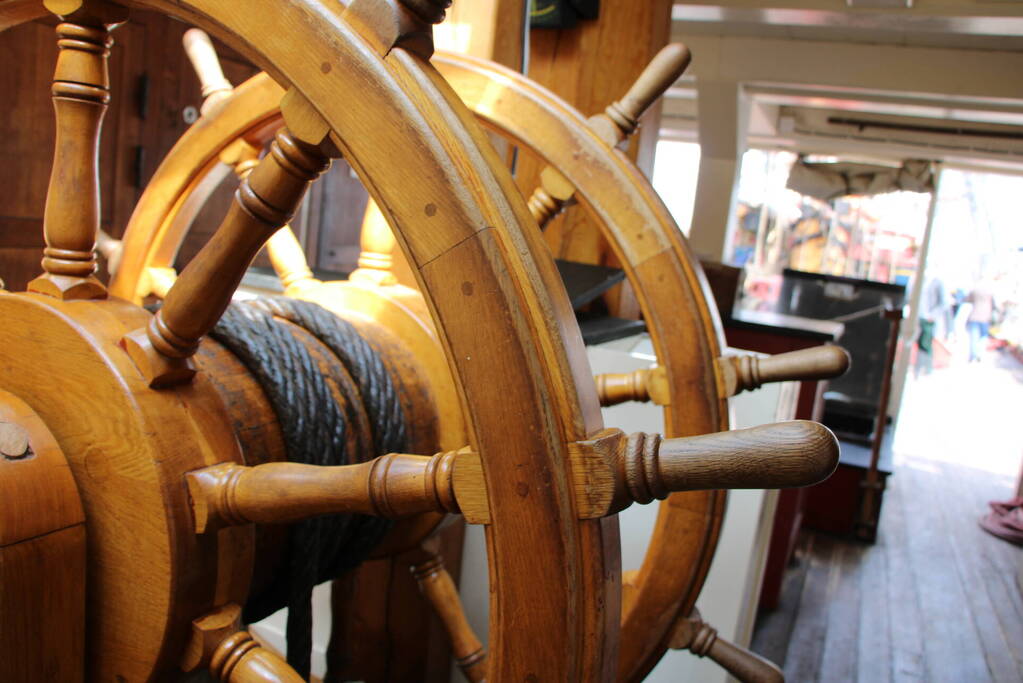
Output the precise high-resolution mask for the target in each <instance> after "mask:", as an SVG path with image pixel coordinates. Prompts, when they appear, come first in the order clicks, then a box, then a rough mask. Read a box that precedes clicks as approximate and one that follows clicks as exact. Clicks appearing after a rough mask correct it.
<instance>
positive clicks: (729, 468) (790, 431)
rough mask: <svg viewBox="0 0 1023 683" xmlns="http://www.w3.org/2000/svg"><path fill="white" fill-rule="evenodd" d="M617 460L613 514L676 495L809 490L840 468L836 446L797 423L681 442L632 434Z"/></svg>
mask: <svg viewBox="0 0 1023 683" xmlns="http://www.w3.org/2000/svg"><path fill="white" fill-rule="evenodd" d="M618 458H619V462H618V471H617V473H616V476H615V480H616V481H615V484H616V493H615V504H614V505H613V508H614V509H615V510H620V509H623V508H624V507H625V506H627V505H629V504H630V503H632V502H638V503H649V502H650V501H652V500H654V499H663V498H666V497H667V496H668V494H670V493H672V492H675V491H698V490H710V489H769V488H794V487H801V486H810V485H811V484H816V483H817V482H820V481H823V480H824V479H826V478H827V477H828V476H830V475H831V473H832V472H834V470H835V468H836V467H837V466H838V440H837V439H835V435H834V434H832V433H831V430H829V429H828V428H827V427H825V426H824V425H821V424H818V423H816V422H809V421H806V420H795V421H792V422H779V423H777V424H771V425H763V426H760V427H753V428H750V429H737V430H734V431H730V432H719V433H717V434H706V435H703V436H690V437H685V438H680V439H662V438H661V437H660V435H657V434H643V433H638V434H631V435H629V437H628V440H627V442H626V444H625V447H624V448H623V449H621V452H620V453H619V455H618Z"/></svg>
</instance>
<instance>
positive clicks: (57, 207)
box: [28, 0, 127, 300]
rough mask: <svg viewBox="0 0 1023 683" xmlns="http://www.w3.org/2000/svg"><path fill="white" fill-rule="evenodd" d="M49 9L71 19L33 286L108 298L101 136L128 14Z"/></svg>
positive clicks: (60, 30)
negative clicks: (101, 244) (102, 260)
mask: <svg viewBox="0 0 1023 683" xmlns="http://www.w3.org/2000/svg"><path fill="white" fill-rule="evenodd" d="M46 6H47V8H48V9H50V11H52V12H54V13H56V14H58V15H60V16H62V17H63V18H64V19H65V21H64V22H63V23H61V24H59V25H58V26H57V46H58V48H59V49H60V52H59V54H58V56H57V67H56V69H55V70H54V74H53V86H52V93H53V107H54V111H55V113H56V118H57V134H56V141H55V144H54V153H53V171H52V173H51V174H50V185H49V189H48V190H47V194H46V209H45V211H44V214H43V234H44V236H45V238H46V247H45V248H44V249H43V261H42V267H43V271H44V272H43V274H42V275H40V276H39V277H37V278H36V279H34V280H32V281H31V282H30V283H29V284H28V290H29V291H30V292H38V293H40V294H47V295H49V296H53V297H57V298H60V299H64V300H68V299H102V298H105V297H106V293H107V292H106V287H104V286H103V284H102V283H101V282H100V281H99V280H97V279H96V277H95V276H94V273H95V271H96V254H95V252H94V249H95V246H96V233H97V231H98V230H99V227H100V191H99V139H100V129H101V127H102V124H103V115H104V114H105V113H106V110H107V104H108V103H109V102H110V76H109V73H108V69H107V59H108V57H109V56H110V48H111V46H112V45H113V40H112V39H111V37H110V30H112V29H113V28H114V27H116V26H117V25H118V24H120V23H121V22H123V21H124V19H125V18H126V16H127V15H126V14H125V10H124V9H123V8H117V7H114V6H112V5H108V4H107V3H104V2H97V1H94V0H81V1H75V0H63V1H61V0H48V2H47V3H46Z"/></svg>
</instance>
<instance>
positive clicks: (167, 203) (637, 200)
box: [112, 33, 847, 679]
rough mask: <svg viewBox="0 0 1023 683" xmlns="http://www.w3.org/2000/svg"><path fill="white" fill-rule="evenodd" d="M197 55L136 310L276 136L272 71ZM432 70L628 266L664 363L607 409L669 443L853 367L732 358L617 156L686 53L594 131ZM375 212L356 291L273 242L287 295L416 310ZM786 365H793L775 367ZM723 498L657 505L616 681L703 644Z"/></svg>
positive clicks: (441, 58)
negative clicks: (616, 409) (650, 403)
mask: <svg viewBox="0 0 1023 683" xmlns="http://www.w3.org/2000/svg"><path fill="white" fill-rule="evenodd" d="M186 44H187V45H188V48H189V51H190V56H191V57H192V59H193V62H194V63H195V64H196V66H197V68H198V71H199V74H200V78H201V80H202V81H203V83H204V88H203V92H204V94H205V95H207V100H206V103H205V104H204V111H205V112H206V116H204V118H203V119H201V120H200V121H199V122H198V123H197V124H196V125H195V126H194V127H193V128H192V129H191V130H189V131H188V133H186V135H185V136H184V137H183V138H182V140H181V142H180V143H179V144H178V145H177V147H176V148H175V149H174V150H173V151H172V152H171V154H170V155H169V156H168V158H167V159H166V160H165V162H164V164H163V166H161V168H160V169H159V170H158V171H157V174H156V175H155V176H154V183H153V187H154V188H155V187H159V188H161V190H162V191H161V192H160V193H159V194H156V193H153V192H150V193H147V195H146V196H144V197H143V198H142V200H141V202H140V205H139V210H138V211H137V212H136V214H135V216H134V217H133V220H132V222H131V223H130V224H129V228H128V230H127V231H126V234H125V241H124V244H123V245H122V247H121V253H120V256H119V258H120V260H121V263H122V266H121V267H120V268H119V269H118V271H117V273H116V275H115V278H114V281H113V284H112V288H113V291H115V292H116V293H119V294H120V295H122V296H125V297H130V298H135V299H139V300H141V299H142V298H144V297H146V296H148V295H150V294H152V293H154V292H155V293H157V294H160V295H162V294H163V293H164V292H165V291H166V288H167V287H168V286H169V284H170V283H172V282H173V281H174V277H175V274H174V272H173V269H172V268H171V265H172V263H173V261H174V258H175V255H176V253H177V249H178V247H179V246H180V244H181V242H182V240H183V239H184V236H185V233H186V231H187V229H188V226H189V225H190V223H191V221H192V218H193V217H194V216H195V214H196V212H197V211H198V209H199V207H200V206H201V205H202V202H203V200H204V199H205V198H206V196H207V195H208V194H209V188H211V187H212V186H213V185H214V184H215V183H216V182H217V181H219V180H220V178H222V176H223V175H224V174H225V173H229V172H230V169H231V167H232V166H233V167H234V169H235V171H236V172H239V173H240V174H244V172H245V169H247V168H249V167H250V166H251V164H253V163H254V160H255V159H256V158H257V156H258V153H259V150H260V149H262V147H263V146H264V145H265V144H266V141H267V140H268V138H269V136H270V135H272V132H273V131H274V130H275V129H276V127H278V126H279V125H281V119H280V116H279V113H278V110H277V107H276V102H277V101H278V100H279V97H280V94H281V93H280V90H279V88H278V87H277V86H276V85H275V84H274V83H273V82H272V81H271V80H270V79H269V78H268V77H266V75H259V76H256V77H255V78H253V79H251V80H249V81H247V82H246V83H243V84H242V85H240V86H239V87H238V88H235V89H233V90H232V89H231V86H230V84H228V83H226V82H225V81H224V80H223V76H222V74H221V73H220V70H219V67H217V65H216V57H215V54H214V53H213V49H212V46H211V45H210V44H209V43H208V41H207V40H204V39H203V37H202V36H201V35H197V34H195V33H191V34H190V35H187V36H186ZM434 62H435V63H436V64H437V65H438V67H439V69H440V71H441V73H442V74H443V75H444V76H445V77H446V78H447V79H448V80H449V81H450V82H451V84H452V86H453V87H454V88H455V91H456V92H457V93H458V94H459V96H460V97H461V98H462V99H463V100H464V101H465V102H466V104H467V105H469V107H470V108H471V109H472V110H473V111H474V112H475V113H476V115H477V116H478V117H479V118H480V119H482V120H483V121H484V122H485V123H486V124H487V125H488V126H490V127H492V128H493V129H495V131H496V132H498V133H499V134H501V135H503V136H505V137H507V138H509V139H511V140H512V141H513V142H514V143H515V144H517V145H519V146H520V148H522V147H524V148H526V149H528V150H529V151H530V152H532V153H534V154H536V153H538V152H539V153H540V154H542V156H543V158H544V160H545V161H547V162H548V163H550V164H551V166H550V167H549V168H548V169H546V170H545V171H544V173H543V174H542V181H543V183H544V185H542V186H541V187H540V188H538V189H537V191H536V192H535V193H534V194H533V196H532V197H531V199H530V202H529V206H530V209H531V210H532V213H533V215H534V217H536V218H537V220H538V221H539V222H540V223H541V225H542V224H543V223H545V222H546V221H547V220H548V219H549V218H550V217H551V216H552V214H554V213H556V212H557V211H558V210H559V209H560V207H561V206H562V205H564V204H565V203H567V202H568V201H569V200H576V201H581V202H582V203H584V204H585V206H586V208H587V209H588V210H589V211H590V213H591V214H592V215H594V216H595V217H596V218H597V219H598V223H599V225H600V226H601V228H602V229H603V232H604V235H605V236H606V238H607V240H608V242H609V243H610V244H611V245H612V247H613V248H614V249H615V251H616V253H617V254H618V258H619V261H620V262H621V263H623V264H624V266H625V269H626V272H627V274H628V277H629V281H630V282H631V283H632V284H633V286H634V288H635V290H636V292H637V295H638V298H639V301H640V305H641V307H642V310H643V313H644V318H645V320H646V321H647V325H648V327H649V328H650V329H651V332H652V338H653V341H654V344H655V347H656V349H657V351H658V358H659V359H660V367H659V368H658V369H656V370H654V371H652V372H647V371H644V372H641V373H637V374H635V375H632V376H622V377H614V376H604V377H600V378H598V380H597V381H598V386H600V387H601V392H602V396H601V398H602V402H604V403H605V404H609V403H613V402H616V401H620V400H628V399H634V400H644V399H645V400H649V399H650V394H651V393H652V394H653V395H654V399H655V400H656V401H657V402H658V403H660V404H662V405H663V406H664V410H665V417H666V434H667V435H670V436H683V435H696V434H704V433H708V432H713V431H718V430H721V429H727V428H728V411H727V406H726V404H725V401H726V399H727V397H728V396H730V395H732V394H733V393H736V392H737V391H741V390H742V389H744V388H752V387H753V386H756V385H757V384H759V382H763V381H771V380H781V379H799V378H811V377H824V376H832V375H834V374H838V373H840V372H842V371H843V370H844V368H845V365H846V364H847V357H846V355H845V353H844V352H843V351H842V350H841V349H838V348H834V347H832V348H828V349H824V350H818V351H815V352H813V353H810V354H807V353H803V354H797V355H796V356H795V357H793V356H788V357H786V358H775V359H771V360H769V361H766V362H765V361H762V360H759V359H755V358H753V357H727V358H722V357H721V356H720V352H721V348H722V347H723V343H722V335H721V333H720V323H719V322H718V319H717V314H716V310H715V309H714V307H713V305H712V304H709V303H708V301H709V298H708V297H707V288H706V284H705V282H704V280H703V276H702V271H701V270H700V268H699V265H698V264H697V263H696V261H695V259H694V258H693V257H692V255H691V253H690V252H689V250H688V246H687V245H686V243H685V239H684V238H683V237H682V236H681V232H680V231H679V230H678V228H677V226H676V225H675V224H674V222H673V221H672V219H671V217H670V215H669V214H668V212H667V210H666V209H665V208H664V207H663V205H662V204H661V203H660V201H659V200H658V199H657V197H656V194H655V193H654V192H653V191H652V189H651V188H650V186H649V184H648V183H647V182H646V180H645V179H644V178H643V176H642V175H641V174H640V173H639V171H638V170H637V169H636V168H635V167H634V166H633V165H632V163H631V162H629V161H628V160H627V159H626V158H625V157H624V156H623V155H621V154H619V153H617V152H616V151H615V150H614V147H615V146H616V144H617V143H618V142H620V141H621V140H623V139H624V138H626V137H627V136H628V135H629V134H630V133H631V132H632V131H633V130H634V129H635V121H636V120H637V119H638V118H639V116H640V115H641V114H642V112H643V110H644V109H645V108H646V107H647V106H648V105H649V104H650V103H651V102H652V101H653V100H654V99H655V98H656V97H657V96H658V95H659V94H660V92H662V91H663V90H664V89H665V88H666V87H667V86H668V85H670V84H671V83H672V82H673V81H674V80H675V79H676V78H677V77H678V75H679V73H680V72H681V70H682V69H683V68H684V66H685V64H686V63H687V62H688V53H687V51H686V50H685V48H684V47H682V46H680V45H673V46H669V48H666V49H665V50H664V51H663V52H662V53H661V54H660V55H658V57H657V58H656V59H655V60H654V62H653V63H652V64H651V65H650V66H649V67H648V68H647V70H646V71H645V72H644V73H643V74H642V75H641V76H640V78H639V80H638V81H637V83H636V85H635V86H634V87H633V88H632V90H631V91H630V92H629V93H628V94H627V95H626V96H625V97H624V98H622V100H620V101H619V102H618V103H616V104H615V105H613V106H612V107H609V111H608V114H604V115H600V116H596V117H593V118H592V119H591V120H590V122H589V123H588V122H587V121H585V120H584V119H583V118H582V117H581V116H580V115H579V114H578V113H577V112H576V111H575V110H574V109H572V108H571V107H569V106H568V105H567V104H565V103H564V102H562V101H560V100H559V99H558V98H557V97H555V96H554V95H552V94H551V93H550V92H548V91H546V90H545V89H543V88H541V87H539V86H537V85H536V84H535V83H533V82H531V81H529V80H528V79H525V78H523V77H522V76H521V75H519V74H517V73H514V72H511V71H509V70H507V69H503V68H501V67H499V66H497V65H494V64H492V63H489V62H485V61H483V60H473V59H469V58H465V57H460V56H457V55H453V54H438V55H437V56H435V58H434ZM218 85H219V87H218ZM616 112H624V116H623V115H618V116H615V113H616ZM609 114H610V115H609ZM616 119H617V121H616ZM369 215H370V216H371V218H370V219H369V220H367V221H366V223H365V224H364V230H363V247H364V249H363V255H362V257H361V258H360V266H361V267H360V269H359V270H358V271H356V273H355V274H354V275H353V277H352V280H351V281H350V282H330V283H322V282H319V281H317V280H315V279H313V277H312V273H311V271H310V270H309V268H308V266H307V265H306V264H305V262H304V257H303V255H302V252H301V250H300V248H298V245H297V242H296V241H295V239H294V235H293V234H292V233H291V232H290V230H288V229H284V230H282V231H281V232H280V233H278V234H277V235H275V236H274V237H273V238H272V239H271V241H270V242H269V245H268V247H269V254H270V258H271V261H272V262H273V264H274V267H275V268H276V270H277V272H278V274H279V275H280V277H281V281H282V284H283V286H284V287H285V291H286V292H287V293H289V294H290V295H292V296H297V297H300V298H306V299H311V300H314V301H317V302H319V303H321V304H323V305H325V306H326V307H328V308H330V309H331V310H333V311H335V312H336V313H337V314H339V315H342V316H345V317H349V318H354V319H359V318H361V317H365V316H370V317H372V314H370V313H369V311H376V312H377V313H375V315H377V316H378V317H379V313H378V312H379V311H380V310H381V309H382V308H387V307H388V306H387V304H386V302H389V301H393V300H394V299H401V300H402V301H403V302H405V304H406V305H409V306H414V305H415V303H414V302H415V301H416V299H417V298H418V295H417V293H414V292H411V291H409V290H408V289H407V288H405V287H402V286H401V285H397V284H395V278H394V275H393V273H391V272H390V267H391V258H392V256H391V253H390V252H391V247H392V246H393V244H392V243H389V240H390V235H389V228H388V227H387V226H386V225H384V224H383V222H382V217H378V218H377V219H373V218H372V215H373V212H372V211H371V212H370V214H369ZM427 326H428V325H427ZM779 364H783V365H784V367H783V368H781V369H780V370H779V369H778V366H779ZM723 503H724V495H723V492H720V491H708V492H691V493H679V494H675V495H673V496H671V497H670V498H669V499H668V500H667V501H666V502H665V503H664V504H662V506H661V514H660V516H659V519H658V524H657V530H656V531H655V537H654V542H653V543H652V544H651V549H650V551H649V552H648V554H647V557H646V559H645V561H644V564H643V567H642V569H641V570H640V571H639V572H637V573H635V574H633V575H630V576H627V577H626V579H627V583H626V593H625V597H626V602H625V605H624V609H623V615H622V621H623V625H624V630H623V634H622V645H621V651H622V657H621V659H620V662H619V676H620V678H622V679H634V678H642V677H643V676H645V674H646V673H647V671H649V669H650V668H652V666H653V664H655V663H656V661H657V660H658V659H659V658H660V656H661V654H662V653H663V651H664V649H665V648H666V647H668V646H669V645H672V644H674V645H675V646H688V645H690V644H691V643H690V642H686V641H685V640H684V639H683V640H682V642H680V636H679V635H677V634H678V633H690V632H692V633H693V634H694V635H695V633H696V631H698V630H699V627H702V625H701V624H699V623H698V622H696V623H697V626H696V627H694V620H692V619H687V617H689V616H690V615H691V614H692V609H693V605H694V603H695V600H696V597H697V595H698V593H699V589H700V587H701V586H702V583H703V580H704V578H705V576H706V572H707V569H708V567H709V564H710V559H711V557H712V555H713V552H714V549H715V546H716V541H717V534H718V531H719V528H720V522H721V516H722V510H723ZM694 629H695V630H694ZM712 640H713V639H712ZM710 645H711V642H708V640H707V638H704V639H703V650H701V651H699V653H700V654H707V652H708V651H709V650H713V651H711V654H712V656H713V655H717V654H719V652H720V658H724V659H727V660H728V661H727V662H726V665H728V666H730V668H733V669H736V670H737V671H736V673H740V672H742V673H746V672H750V671H752V672H756V673H757V675H759V676H761V677H762V676H763V675H765V674H764V671H765V670H766V666H765V665H763V664H762V663H760V662H757V661H756V659H755V658H754V657H752V656H747V655H741V656H740V653H737V652H736V651H735V650H734V649H732V646H729V645H727V644H725V643H723V642H722V643H718V644H717V647H716V648H713V649H712V648H710ZM456 654H458V653H456ZM462 654H463V655H466V656H467V655H469V654H471V653H462Z"/></svg>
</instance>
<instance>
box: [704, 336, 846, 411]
mask: <svg viewBox="0 0 1023 683" xmlns="http://www.w3.org/2000/svg"><path fill="white" fill-rule="evenodd" d="M717 365H718V378H719V383H720V386H719V395H720V397H721V398H728V397H729V396H735V395H736V394H738V393H739V392H742V391H748V390H751V389H756V388H758V387H760V386H761V385H762V384H765V383H767V382H786V381H790V380H791V381H797V382H798V381H809V380H821V379H831V378H833V377H839V376H840V375H843V374H845V372H846V371H847V370H848V369H849V354H848V352H846V350H845V349H843V348H842V347H841V346H834V345H830V344H829V345H825V346H815V347H813V348H809V349H800V350H799V351H789V352H788V353H779V354H777V355H775V356H768V357H766V358H762V357H760V356H755V355H752V354H741V355H735V356H723V357H722V358H719V359H718V361H717Z"/></svg>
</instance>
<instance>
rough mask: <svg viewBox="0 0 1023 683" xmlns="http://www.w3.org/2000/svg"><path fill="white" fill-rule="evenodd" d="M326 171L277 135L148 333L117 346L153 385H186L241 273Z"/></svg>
mask: <svg viewBox="0 0 1023 683" xmlns="http://www.w3.org/2000/svg"><path fill="white" fill-rule="evenodd" d="M329 165H330V159H329V158H327V156H326V155H324V154H323V153H322V152H321V151H320V149H319V148H317V147H314V146H312V145H308V144H306V143H304V142H301V141H299V140H298V139H296V138H295V137H293V136H292V135H291V134H290V132H289V131H288V129H287V128H282V129H281V130H280V131H278V133H277V137H276V138H275V139H274V142H273V144H272V146H271V147H270V152H269V153H268V154H267V155H266V156H265V157H264V158H263V159H262V160H261V161H260V162H259V164H258V165H257V166H256V168H255V170H253V171H252V173H251V174H250V175H248V177H246V178H244V179H243V180H242V182H241V185H240V186H239V188H238V191H237V192H236V193H235V196H234V201H233V202H232V204H231V207H230V209H228V212H227V216H225V218H224V220H223V222H222V223H221V224H220V227H219V228H218V229H217V232H216V234H214V235H213V237H212V239H210V241H209V242H207V243H206V245H205V246H204V247H203V248H202V250H201V251H200V252H199V253H198V254H197V255H196V257H195V258H194V259H192V262H191V263H189V264H188V267H186V268H185V270H184V272H182V273H181V276H180V277H179V278H178V279H177V281H176V282H175V283H174V286H173V287H172V288H171V290H170V291H169V292H168V293H167V297H166V298H165V299H164V306H163V308H161V309H160V311H159V312H158V313H157V314H156V315H155V316H154V317H153V319H152V321H151V322H150V324H149V325H148V327H147V328H146V329H145V330H136V331H134V332H132V333H130V334H128V335H126V336H125V337H124V339H123V340H122V345H123V346H124V348H125V350H126V351H127V352H128V354H129V355H130V356H131V357H132V360H134V361H135V364H136V366H138V368H139V371H140V372H141V373H142V375H143V376H144V377H146V379H147V380H148V381H149V385H150V386H152V387H154V388H155V387H165V386H172V385H174V384H177V383H179V382H184V381H188V380H190V379H191V377H192V375H194V374H195V369H194V365H192V363H191V356H192V354H194V353H195V351H196V349H198V348H199V342H200V340H201V339H202V337H203V336H204V335H205V334H206V333H207V332H209V331H210V329H212V327H213V326H214V325H215V324H216V322H217V320H219V319H220V316H221V314H223V312H224V310H225V309H226V308H227V306H228V304H230V303H231V296H232V294H233V293H234V291H235V289H237V287H238V284H239V283H240V282H241V279H242V276H243V275H244V274H245V270H246V268H248V266H249V264H250V263H251V262H252V259H253V258H255V256H256V253H257V252H258V251H259V250H260V248H261V247H262V246H263V244H264V243H265V242H266V241H267V240H268V239H270V236H271V235H273V234H274V233H275V232H277V231H278V230H279V229H280V228H281V227H283V226H284V225H285V224H286V223H287V222H288V221H289V220H290V219H291V217H292V215H293V214H294V212H295V210H296V208H297V207H298V204H299V202H300V201H301V200H302V197H303V196H304V194H305V191H306V188H308V186H309V184H310V183H311V182H312V181H313V180H315V179H316V178H317V177H319V175H320V174H321V173H323V172H324V171H325V170H327V168H328V166H329Z"/></svg>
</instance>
